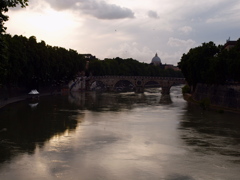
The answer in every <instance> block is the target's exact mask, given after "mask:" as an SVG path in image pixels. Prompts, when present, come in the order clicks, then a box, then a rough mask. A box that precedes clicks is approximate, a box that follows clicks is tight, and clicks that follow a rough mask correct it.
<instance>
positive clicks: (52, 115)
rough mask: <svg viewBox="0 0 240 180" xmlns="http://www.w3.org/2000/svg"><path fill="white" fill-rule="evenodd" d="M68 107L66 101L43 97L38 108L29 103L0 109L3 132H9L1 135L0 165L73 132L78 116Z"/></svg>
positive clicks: (75, 110)
mask: <svg viewBox="0 0 240 180" xmlns="http://www.w3.org/2000/svg"><path fill="white" fill-rule="evenodd" d="M69 105H70V104H69V103H68V101H66V100H64V98H57V99H52V100H51V99H50V100H49V99H47V98H44V97H43V98H42V99H41V102H40V103H39V104H37V106H36V105H35V104H34V106H29V102H27V101H26V102H20V103H16V104H12V105H9V106H7V107H5V108H3V109H1V113H0V129H7V131H4V132H1V134H0V141H1V143H0V162H3V161H6V160H9V159H10V158H11V157H12V156H15V155H17V154H18V153H24V152H27V153H30V154H31V153H33V152H34V150H35V148H36V147H37V146H38V147H42V146H43V145H44V143H45V142H46V141H48V140H49V139H50V138H51V137H53V136H54V135H60V134H63V133H64V132H65V131H66V130H70V131H71V130H74V129H75V128H76V127H77V124H78V122H79V121H77V120H76V118H75V116H76V115H79V112H78V109H77V108H76V107H75V108H74V107H72V108H71V106H70V109H69ZM66 107H67V110H66V111H64V109H66ZM32 108H34V111H33V109H32Z"/></svg>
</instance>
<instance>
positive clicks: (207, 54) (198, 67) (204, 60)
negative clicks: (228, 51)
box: [178, 42, 219, 87]
mask: <svg viewBox="0 0 240 180" xmlns="http://www.w3.org/2000/svg"><path fill="white" fill-rule="evenodd" d="M218 53H219V48H218V47H217V46H216V45H215V44H214V43H213V42H209V43H203V44H202V46H199V47H196V48H193V49H190V51H189V52H188V53H187V54H183V56H182V58H181V61H180V62H179V63H178V66H179V68H180V69H181V70H182V73H183V75H184V77H185V78H186V81H187V82H188V84H189V85H190V86H193V87H195V86H196V85H197V83H208V80H209V77H210V69H209V67H210V66H211V64H212V60H213V59H214V57H215V55H216V54H218Z"/></svg>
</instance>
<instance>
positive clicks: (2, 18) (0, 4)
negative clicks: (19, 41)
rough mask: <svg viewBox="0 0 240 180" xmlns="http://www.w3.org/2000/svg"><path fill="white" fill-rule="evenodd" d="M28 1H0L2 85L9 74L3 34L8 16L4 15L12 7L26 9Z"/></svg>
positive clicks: (0, 75) (0, 74)
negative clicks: (19, 6)
mask: <svg viewBox="0 0 240 180" xmlns="http://www.w3.org/2000/svg"><path fill="white" fill-rule="evenodd" d="M27 3H28V0H1V1H0V84H1V81H2V80H3V79H4V78H5V76H6V74H7V57H6V45H5V43H4V39H3V34H4V33H5V31H6V29H7V28H6V27H5V26H4V23H5V22H6V21H8V18H9V17H8V16H7V15H5V14H4V13H6V12H8V9H9V8H10V7H16V6H17V5H21V7H22V8H24V7H26V6H27V5H28V4H27Z"/></svg>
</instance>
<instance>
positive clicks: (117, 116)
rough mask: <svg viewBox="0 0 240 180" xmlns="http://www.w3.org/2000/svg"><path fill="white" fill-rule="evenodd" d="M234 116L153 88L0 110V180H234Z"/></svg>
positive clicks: (239, 153) (239, 165)
mask: <svg viewBox="0 0 240 180" xmlns="http://www.w3.org/2000/svg"><path fill="white" fill-rule="evenodd" d="M239 119H240V118H239V115H238V114H232V113H227V112H225V113H222V114H220V113H217V112H213V111H202V110H201V109H200V108H198V107H197V106H192V105H189V104H188V103H187V102H186V101H184V100H183V98H182V95H181V89H180V87H173V88H172V90H171V95H170V96H162V95H161V94H160V92H159V89H148V90H147V91H146V92H145V93H144V94H135V93H102V94H99V93H95V92H87V93H71V94H69V95H62V96H60V95H59V96H49V97H41V99H40V100H39V101H37V102H30V101H23V102H20V103H15V104H11V105H8V106H6V107H4V108H2V109H0V131H1V132H0V179H1V180H11V179H13V180H14V179H17V180H26V179H39V180H40V179H46V180H55V179H69V180H71V179H72V180H98V179H99V180H100V179H102V180H123V179H137V180H141V179H144V180H145V179H148V180H150V179H151V180H155V179H156V180H238V179H239V176H240V171H239V169H240V121H239Z"/></svg>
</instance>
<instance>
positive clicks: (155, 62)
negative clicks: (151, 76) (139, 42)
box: [151, 53, 162, 66]
mask: <svg viewBox="0 0 240 180" xmlns="http://www.w3.org/2000/svg"><path fill="white" fill-rule="evenodd" d="M151 64H153V65H154V66H161V65H162V62H161V59H160V58H159V57H158V54H157V53H156V55H155V56H154V57H153V58H152V61H151Z"/></svg>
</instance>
